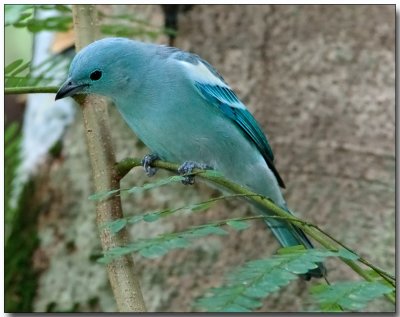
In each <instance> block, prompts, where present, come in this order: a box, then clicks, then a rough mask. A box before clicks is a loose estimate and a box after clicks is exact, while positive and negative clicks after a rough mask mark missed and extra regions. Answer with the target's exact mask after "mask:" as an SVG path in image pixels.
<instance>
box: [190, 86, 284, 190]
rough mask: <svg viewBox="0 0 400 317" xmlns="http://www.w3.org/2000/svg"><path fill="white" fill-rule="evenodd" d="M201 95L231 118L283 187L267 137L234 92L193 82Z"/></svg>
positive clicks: (226, 88) (225, 88)
mask: <svg viewBox="0 0 400 317" xmlns="http://www.w3.org/2000/svg"><path fill="white" fill-rule="evenodd" d="M195 85H196V87H197V88H198V89H199V91H200V93H201V95H202V96H203V97H204V98H205V99H206V100H207V101H208V102H210V103H211V104H213V105H215V106H217V107H218V108H219V109H220V110H221V111H222V112H223V113H224V114H225V115H226V116H227V117H228V118H230V119H231V120H233V121H234V122H235V123H236V124H237V125H238V126H239V127H240V128H241V129H242V130H243V131H244V132H245V134H246V135H247V136H248V137H249V138H250V140H251V141H252V142H254V144H255V145H256V146H257V148H258V150H259V151H260V153H261V154H262V156H263V157H264V159H265V161H266V162H267V164H268V167H269V168H270V169H271V170H272V172H273V173H274V175H275V177H276V179H277V181H278V184H279V185H280V186H281V187H283V188H285V184H284V182H283V180H282V178H281V177H280V175H279V173H278V171H277V170H276V168H275V166H274V164H273V161H274V154H273V153H272V149H271V146H270V145H269V143H268V140H267V138H266V137H265V135H264V133H263V132H262V130H261V128H260V127H259V125H258V123H257V121H256V120H255V119H254V117H253V116H252V115H251V113H250V112H249V111H248V110H247V109H246V107H245V106H244V105H243V104H242V103H241V101H240V100H239V99H238V97H237V96H236V95H235V93H234V92H233V91H232V90H231V89H229V88H228V87H221V86H218V85H209V84H204V83H199V82H196V83H195Z"/></svg>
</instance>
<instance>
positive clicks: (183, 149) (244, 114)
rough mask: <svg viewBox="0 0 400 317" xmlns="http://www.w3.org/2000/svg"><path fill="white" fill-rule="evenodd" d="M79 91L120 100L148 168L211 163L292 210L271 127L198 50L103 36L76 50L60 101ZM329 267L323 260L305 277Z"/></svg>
mask: <svg viewBox="0 0 400 317" xmlns="http://www.w3.org/2000/svg"><path fill="white" fill-rule="evenodd" d="M75 94H98V95H103V96H106V97H108V98H110V99H111V100H112V101H113V102H114V104H115V105H116V107H117V109H118V110H119V112H120V113H121V115H122V117H123V118H124V119H125V121H126V122H127V124H128V125H129V127H130V128H131V129H132V130H133V131H134V132H135V133H136V135H137V136H138V137H139V138H140V139H141V140H142V141H143V142H144V143H145V144H146V145H147V147H149V149H150V150H151V151H152V153H153V155H152V156H147V157H146V159H145V160H144V165H145V168H146V169H147V172H148V173H149V174H151V173H152V169H151V168H150V167H149V165H150V163H151V160H152V159H154V158H160V159H163V160H166V161H171V162H177V163H184V164H183V165H182V168H181V171H183V172H188V171H190V169H191V168H193V167H199V166H200V167H206V166H207V167H210V168H212V169H214V170H217V171H219V172H222V174H223V175H224V176H225V177H227V178H229V179H231V180H232V181H234V182H236V183H239V184H241V185H244V186H247V187H248V188H250V189H251V190H252V191H254V192H257V193H260V194H262V195H264V196H266V197H269V198H271V199H272V200H273V201H274V202H275V203H276V204H278V205H279V206H281V207H282V208H284V209H286V210H287V211H288V212H289V213H290V211H289V209H288V208H287V207H286V203H285V200H284V198H283V196H282V193H281V190H280V188H279V186H281V187H285V185H284V183H283V180H282V178H281V177H280V176H279V174H278V171H277V170H276V168H275V167H274V164H273V161H274V155H273V153H272V150H271V147H270V145H269V143H268V141H267V139H266V137H265V135H264V133H263V132H262V130H261V128H260V127H259V125H258V124H257V122H256V120H255V119H254V118H253V116H252V115H251V114H250V112H249V111H248V110H247V109H246V107H245V105H244V104H243V103H242V102H241V101H240V100H239V98H238V97H237V96H236V94H235V93H234V92H233V91H232V89H231V88H230V87H229V86H228V84H227V83H226V82H225V80H224V79H223V78H222V76H221V75H220V74H219V73H218V72H217V71H216V70H215V69H214V68H213V67H212V66H211V65H210V64H209V63H207V62H206V61H204V60H203V59H201V58H200V57H199V56H197V55H194V54H190V53H188V52H185V51H181V50H179V49H177V48H173V47H167V46H162V45H155V44H148V43H142V42H139V41H133V40H128V39H124V38H107V39H103V40H99V41H96V42H94V43H92V44H90V45H88V46H87V47H85V48H84V49H82V50H81V51H80V52H79V53H78V54H77V55H76V56H75V58H74V59H73V61H72V63H71V66H70V70H69V77H68V79H67V80H66V82H65V83H64V84H63V85H62V87H61V88H60V90H59V91H58V93H57V95H56V100H57V99H60V98H64V97H67V96H72V95H75ZM191 162H195V163H191ZM189 182H190V181H189ZM258 210H259V211H260V212H261V213H265V214H268V212H267V211H265V210H262V209H261V208H258ZM266 223H267V224H268V226H269V227H270V228H271V230H272V232H273V233H274V234H275V236H276V238H277V239H278V241H279V242H280V244H281V245H282V246H284V247H286V246H293V245H299V244H300V245H304V246H305V247H306V248H312V247H313V245H312V244H311V242H310V240H309V239H308V238H307V237H306V235H305V234H304V232H303V231H302V230H300V229H299V228H296V227H295V226H293V225H291V224H290V223H288V222H284V221H279V220H276V219H268V220H267V221H266ZM324 272H325V269H324V267H323V265H322V264H319V265H318V267H316V268H315V269H313V270H311V271H309V272H308V273H307V274H306V276H305V277H306V278H309V277H311V276H314V277H321V276H323V275H324Z"/></svg>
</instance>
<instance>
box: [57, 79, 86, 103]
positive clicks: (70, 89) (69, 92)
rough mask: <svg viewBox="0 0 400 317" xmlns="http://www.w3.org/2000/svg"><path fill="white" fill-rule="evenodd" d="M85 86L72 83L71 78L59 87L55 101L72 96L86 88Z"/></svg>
mask: <svg viewBox="0 0 400 317" xmlns="http://www.w3.org/2000/svg"><path fill="white" fill-rule="evenodd" d="M87 86H88V85H87V84H83V85H78V84H76V83H74V82H73V81H72V79H71V78H68V79H67V80H66V81H65V83H64V84H62V86H61V87H60V89H59V90H58V91H57V94H56V100H58V99H62V98H65V97H69V96H73V95H75V94H77V93H79V92H80V91H82V90H83V88H85V87H87Z"/></svg>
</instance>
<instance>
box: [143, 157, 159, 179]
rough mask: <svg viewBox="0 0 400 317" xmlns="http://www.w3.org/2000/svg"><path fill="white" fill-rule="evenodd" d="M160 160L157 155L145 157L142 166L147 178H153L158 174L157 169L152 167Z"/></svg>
mask: <svg viewBox="0 0 400 317" xmlns="http://www.w3.org/2000/svg"><path fill="white" fill-rule="evenodd" d="M158 159H159V157H158V156H157V154H147V155H145V156H144V157H143V159H142V165H143V168H144V171H145V172H146V174H147V176H149V177H151V176H154V175H155V174H156V173H157V168H155V167H151V164H152V163H153V162H154V161H156V160H158Z"/></svg>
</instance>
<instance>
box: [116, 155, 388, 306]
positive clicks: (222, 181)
mask: <svg viewBox="0 0 400 317" xmlns="http://www.w3.org/2000/svg"><path fill="white" fill-rule="evenodd" d="M141 165H142V164H141V160H140V159H138V158H126V159H124V160H122V161H121V162H119V163H117V164H116V171H117V173H118V175H119V177H120V178H122V177H124V176H125V175H126V174H127V173H128V172H129V171H130V170H131V169H132V168H134V167H137V166H141ZM151 165H152V167H156V168H162V169H165V170H168V171H172V172H175V173H176V171H177V170H178V167H179V165H178V164H174V163H170V162H164V161H161V160H156V161H154V162H153V163H152V164H151ZM193 174H196V177H200V178H202V179H205V180H207V181H210V182H212V183H214V184H218V185H221V186H223V187H224V188H225V189H228V190H229V191H230V192H233V193H236V194H242V195H246V196H248V197H247V198H248V199H249V200H252V201H253V202H255V203H257V204H258V205H261V206H263V207H264V208H266V209H267V210H268V211H270V212H271V213H273V214H274V215H276V216H278V217H281V218H282V219H285V220H287V221H289V222H291V223H292V224H293V225H294V226H297V227H299V228H301V229H302V230H304V232H305V233H307V234H308V235H309V236H310V237H312V238H313V239H314V240H316V241H317V242H319V243H320V244H321V245H322V246H324V247H325V248H327V249H330V250H334V251H337V250H338V246H341V247H344V248H345V249H347V250H349V251H351V252H352V253H354V254H355V255H356V256H357V257H358V261H360V262H362V263H363V264H364V265H366V266H368V267H370V268H371V269H372V270H374V271H375V272H376V273H378V274H379V275H380V276H381V277H382V278H383V279H384V280H386V281H388V282H389V283H390V284H391V285H394V283H395V280H394V279H393V278H392V277H391V276H390V274H388V273H386V272H383V271H382V270H380V269H377V268H376V267H375V266H374V265H371V264H370V263H369V261H367V260H365V259H364V258H362V257H361V256H359V255H358V254H356V253H355V252H354V251H352V250H351V249H350V248H348V247H346V246H345V245H344V244H343V243H341V242H339V241H338V240H336V239H334V238H333V237H332V236H331V235H330V234H328V233H325V231H324V230H322V229H321V228H319V227H317V226H315V225H313V224H310V223H307V222H304V221H303V220H301V219H300V218H298V217H296V216H293V215H290V214H288V213H287V212H286V211H285V210H284V209H282V208H280V207H279V206H277V205H275V204H274V203H273V202H272V200H270V199H268V198H266V197H262V196H260V195H257V194H256V193H254V192H252V191H250V190H248V189H247V188H246V187H244V186H242V185H239V184H236V183H234V182H231V181H229V180H228V179H226V178H224V177H223V176H221V174H218V173H212V172H211V173H210V171H207V170H206V171H204V170H199V169H194V170H193ZM340 259H341V260H342V261H343V262H344V263H346V264H347V265H348V266H349V267H350V268H351V269H352V270H353V271H355V272H356V273H357V274H358V275H360V276H361V277H363V278H364V279H365V280H367V281H373V280H374V279H373V278H372V277H371V276H370V275H369V274H368V273H367V272H365V271H364V269H362V268H361V267H360V266H359V265H358V264H357V263H356V262H355V261H351V260H348V259H344V258H340ZM387 298H388V299H389V300H390V301H391V302H393V303H394V302H395V298H394V296H393V295H392V294H389V296H387Z"/></svg>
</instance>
